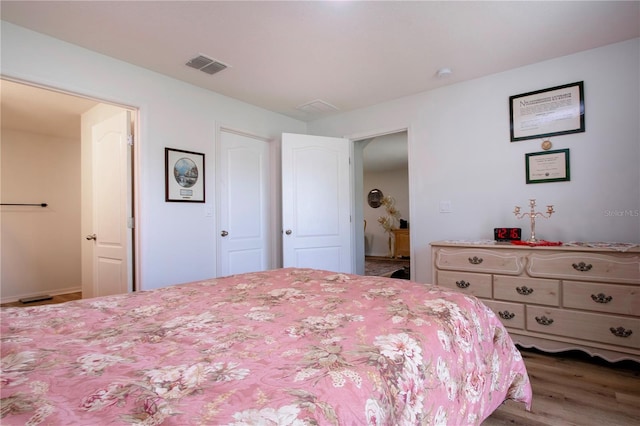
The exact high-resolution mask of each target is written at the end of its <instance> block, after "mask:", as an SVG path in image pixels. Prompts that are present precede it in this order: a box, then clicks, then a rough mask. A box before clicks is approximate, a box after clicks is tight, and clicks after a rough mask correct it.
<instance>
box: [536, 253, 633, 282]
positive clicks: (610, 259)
mask: <svg viewBox="0 0 640 426" xmlns="http://www.w3.org/2000/svg"><path fill="white" fill-rule="evenodd" d="M527 273H528V274H529V275H531V276H532V277H540V278H559V279H566V280H582V281H606V282H615V283H629V284H640V257H639V256H635V255H625V254H622V253H620V254H618V255H609V254H599V253H560V254H552V255H544V254H538V253H532V254H531V255H530V256H529V263H528V265H527Z"/></svg>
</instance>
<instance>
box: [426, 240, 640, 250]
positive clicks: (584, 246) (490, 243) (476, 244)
mask: <svg viewBox="0 0 640 426" xmlns="http://www.w3.org/2000/svg"><path fill="white" fill-rule="evenodd" d="M431 246H433V247H464V248H491V249H509V250H540V251H587V252H588V251H592V252H603V251H604V252H618V253H640V244H635V243H615V242H576V241H572V242H569V243H563V244H562V245H549V246H545V245H536V246H530V245H527V244H513V243H509V242H506V243H502V242H496V241H494V240H475V241H471V240H444V241H434V242H432V243H431Z"/></svg>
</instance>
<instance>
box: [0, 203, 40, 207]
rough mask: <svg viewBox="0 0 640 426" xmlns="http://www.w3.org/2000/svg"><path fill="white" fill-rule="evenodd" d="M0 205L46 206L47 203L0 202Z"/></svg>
mask: <svg viewBox="0 0 640 426" xmlns="http://www.w3.org/2000/svg"><path fill="white" fill-rule="evenodd" d="M0 206H40V207H47V206H48V204H47V203H40V204H13V203H0Z"/></svg>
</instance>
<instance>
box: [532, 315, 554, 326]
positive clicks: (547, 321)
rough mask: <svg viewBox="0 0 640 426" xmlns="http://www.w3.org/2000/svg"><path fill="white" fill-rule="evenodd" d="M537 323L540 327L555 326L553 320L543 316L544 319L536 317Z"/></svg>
mask: <svg viewBox="0 0 640 426" xmlns="http://www.w3.org/2000/svg"><path fill="white" fill-rule="evenodd" d="M536 322H537V323H538V324H540V325H551V324H553V319H552V318H547V317H545V316H544V315H543V316H542V317H536Z"/></svg>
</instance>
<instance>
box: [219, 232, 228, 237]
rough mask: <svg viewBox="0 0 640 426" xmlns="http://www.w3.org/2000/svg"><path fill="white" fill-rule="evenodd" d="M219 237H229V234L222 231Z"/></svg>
mask: <svg viewBox="0 0 640 426" xmlns="http://www.w3.org/2000/svg"><path fill="white" fill-rule="evenodd" d="M220 235H222V236H223V237H226V236H227V235H229V233H228V232H227V231H222V232H221V233H220Z"/></svg>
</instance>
